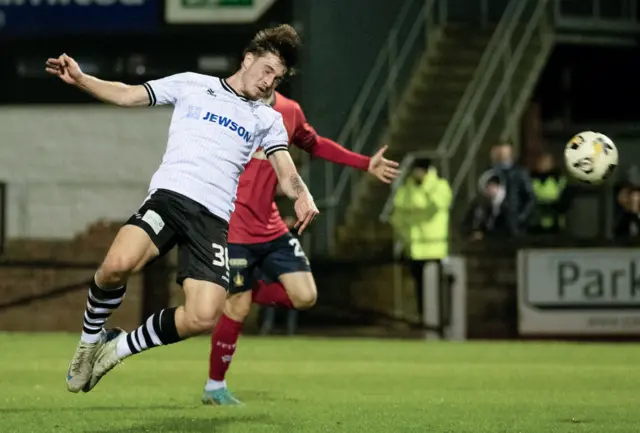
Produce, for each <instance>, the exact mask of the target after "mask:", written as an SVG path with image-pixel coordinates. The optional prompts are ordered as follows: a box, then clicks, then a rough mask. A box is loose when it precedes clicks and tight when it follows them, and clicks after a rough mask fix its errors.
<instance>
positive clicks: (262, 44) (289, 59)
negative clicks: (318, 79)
mask: <svg viewBox="0 0 640 433" xmlns="http://www.w3.org/2000/svg"><path fill="white" fill-rule="evenodd" d="M301 45H302V41H301V40H300V36H299V35H298V32H296V30H295V29H294V28H293V27H291V26H290V25H289V24H281V25H279V26H277V27H272V28H269V29H264V30H260V31H259V32H258V33H257V34H256V35H255V36H254V38H253V40H252V41H251V42H250V43H249V45H248V46H247V48H245V50H244V52H243V55H246V54H247V53H251V54H255V55H257V56H263V55H265V54H267V53H271V54H275V55H276V56H278V57H280V59H282V62H283V63H284V65H285V67H286V68H287V75H289V76H291V75H293V74H294V73H295V67H296V64H297V63H298V50H299V49H300V46H301Z"/></svg>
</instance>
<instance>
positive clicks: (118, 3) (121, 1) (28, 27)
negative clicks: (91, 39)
mask: <svg viewBox="0 0 640 433" xmlns="http://www.w3.org/2000/svg"><path fill="white" fill-rule="evenodd" d="M156 3H157V2H156V0H0V34H12V35H28V34H60V33H88V32H92V33H95V32H105V31H129V30H147V29H152V28H154V27H155V26H156V20H157V8H156Z"/></svg>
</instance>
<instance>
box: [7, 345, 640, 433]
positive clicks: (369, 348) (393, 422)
mask: <svg viewBox="0 0 640 433" xmlns="http://www.w3.org/2000/svg"><path fill="white" fill-rule="evenodd" d="M77 338H78V336H77V335H68V334H0V385H1V388H0V391H1V392H0V401H1V404H0V432H2V433H9V432H20V433H23V432H39V433H40V432H64V433H71V432H95V433H99V432H105V433H106V432H132V433H133V432H153V433H157V432H228V433H245V432H259V433H268V432H295V433H303V432H304V433H306V432H310V433H313V432H371V433H377V432H380V433H382V432H384V433H396V432H421V433H422V432H429V433H432V432H433V433H446V432H452V433H453V432H456V433H457V432H468V433H485V432H486V433H503V432H504V433H518V432H520V433H554V432H576V433H583V432H598V433H615V432H625V433H631V432H638V431H640V409H639V408H638V396H639V395H640V372H639V369H638V367H639V365H640V347H638V346H637V345H633V344H611V345H606V344H564V343H512V342H511V343H506V342H505V343H487V342H469V343H427V342H424V341H389V340H355V339H353V340H351V339H334V340H325V339H302V338H300V339H297V338H296V339H291V338H243V339H241V341H240V345H239V350H238V352H237V354H236V359H235V360H234V364H233V367H232V370H231V373H230V375H229V377H228V383H229V385H230V388H231V389H232V390H233V391H235V393H236V394H237V396H238V397H239V398H240V399H241V400H243V401H244V402H245V403H246V406H244V407H212V406H203V405H201V404H200V393H201V391H202V386H203V384H204V381H205V379H206V377H207V368H208V362H207V361H208V353H209V346H208V339H206V338H197V339H193V340H191V341H188V342H185V343H181V344H178V345H174V346H171V347H163V348H159V349H154V350H152V351H150V352H147V353H144V354H142V355H140V356H137V357H134V358H131V359H128V360H126V361H125V363H124V365H123V366H121V367H117V368H116V369H114V371H112V372H111V373H110V374H109V375H108V376H106V377H105V378H104V379H103V380H102V382H101V383H100V384H99V385H98V386H97V387H96V388H95V389H94V390H93V391H92V392H91V393H89V394H71V393H69V392H67V391H66V388H65V384H64V378H65V373H66V369H67V363H68V361H69V358H70V357H71V354H72V352H73V350H74V348H75V345H76V343H77Z"/></svg>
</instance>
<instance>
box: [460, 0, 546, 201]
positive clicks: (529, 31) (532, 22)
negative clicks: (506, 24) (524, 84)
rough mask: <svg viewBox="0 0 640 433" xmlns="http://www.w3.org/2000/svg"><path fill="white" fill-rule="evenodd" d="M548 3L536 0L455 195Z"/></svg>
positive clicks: (507, 46)
mask: <svg viewBox="0 0 640 433" xmlns="http://www.w3.org/2000/svg"><path fill="white" fill-rule="evenodd" d="M520 1H522V0H520ZM524 3H525V2H524V1H522V4H524ZM546 5H547V1H546V0H543V1H536V6H535V9H534V11H533V14H532V16H531V18H530V19H529V21H528V23H527V26H526V27H525V30H524V34H523V35H522V38H521V39H520V42H519V44H518V46H517V47H516V49H515V51H514V52H513V54H512V56H511V59H510V60H511V61H510V62H509V66H508V67H507V69H506V70H505V72H504V76H503V80H502V82H501V83H500V86H499V88H498V90H497V92H496V93H495V95H494V97H493V99H492V100H491V103H490V104H489V107H488V108H487V111H486V112H485V113H484V117H483V118H482V121H481V122H480V125H479V128H478V130H477V132H476V134H475V136H474V138H473V139H472V140H471V141H470V143H471V145H470V147H469V149H468V150H467V153H466V154H465V158H464V160H463V162H462V164H461V166H460V169H459V170H458V172H457V173H456V176H455V177H454V178H453V182H452V183H451V191H452V194H453V196H454V197H455V196H456V195H457V192H458V190H459V189H460V185H461V184H462V182H463V181H464V178H465V176H466V175H467V173H468V171H469V169H470V167H471V164H472V163H473V162H474V159H475V156H476V153H477V151H478V149H479V148H480V145H481V144H482V140H483V139H484V136H485V134H486V132H487V129H488V128H489V124H490V122H491V120H492V119H493V116H494V114H495V113H496V111H497V110H498V106H499V104H500V103H501V102H502V98H503V96H504V95H505V94H506V92H507V89H508V88H509V86H510V85H511V82H512V80H513V74H514V73H515V71H516V69H517V67H518V66H519V63H520V59H521V58H522V56H523V55H524V50H525V48H526V46H527V44H528V43H529V41H530V40H531V38H532V36H533V31H534V29H535V28H536V26H537V25H539V24H540V20H541V19H543V18H544V13H545V9H546ZM523 12H524V8H521V9H520V10H519V14H518V15H516V16H515V17H514V22H513V23H512V25H511V28H510V30H511V34H513V30H515V26H516V25H517V23H518V22H519V19H520V17H521V16H522V14H523ZM508 49H509V44H506V45H505V47H504V50H505V51H504V52H503V53H502V54H505V55H509V53H507V51H506V50H508ZM499 60H500V58H498V59H497V60H496V66H497V61H499ZM487 85H488V81H487V82H485V86H484V88H483V89H482V90H485V89H486V87H487ZM505 126H507V125H505ZM507 129H509V128H508V126H507Z"/></svg>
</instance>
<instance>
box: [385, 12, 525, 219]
mask: <svg viewBox="0 0 640 433" xmlns="http://www.w3.org/2000/svg"><path fill="white" fill-rule="evenodd" d="M526 3H527V0H511V1H510V2H509V3H508V4H507V7H506V8H505V11H504V12H503V14H502V17H501V19H500V21H499V23H498V26H497V27H496V30H495V31H494V34H493V35H492V37H491V39H490V40H489V43H488V44H487V47H486V48H485V51H484V53H483V55H482V57H481V58H480V61H479V63H478V66H477V67H476V71H475V72H474V75H473V77H472V79H471V81H470V83H469V84H468V85H467V88H466V89H465V92H464V93H463V95H462V98H461V99H460V103H459V104H458V106H457V108H456V111H455V112H454V114H453V116H452V118H451V120H450V121H449V123H448V125H447V128H446V130H445V133H444V135H443V138H442V140H441V141H440V143H439V144H438V146H437V150H436V152H435V155H434V153H433V152H429V156H431V155H434V156H436V158H439V159H442V160H444V161H447V162H448V159H450V158H451V157H452V156H453V155H454V154H455V151H456V150H457V149H458V146H459V144H460V142H461V141H462V138H463V137H464V133H466V132H467V130H466V129H465V128H466V126H467V125H468V123H469V120H470V119H471V118H472V116H471V111H472V109H475V108H477V105H478V104H479V102H480V96H481V95H480V90H481V89H479V87H480V86H481V85H482V84H483V83H485V82H488V81H487V80H488V79H489V78H491V77H490V76H488V74H489V69H490V67H491V65H492V64H493V63H494V59H496V58H498V57H496V56H497V53H498V52H499V51H500V47H501V46H502V47H504V46H505V44H508V37H510V34H508V30H509V29H511V28H512V27H511V26H509V24H510V23H513V22H514V16H515V15H516V13H517V12H518V10H521V9H523V8H524V7H525V6H526ZM494 69H495V68H494ZM424 156H426V155H425V152H420V151H418V152H411V153H409V154H407V155H405V157H404V158H403V160H402V162H401V165H400V166H401V169H402V170H401V175H400V176H399V177H398V178H397V179H396V180H395V181H394V183H393V184H392V188H391V192H390V194H389V197H388V198H387V201H386V203H385V205H384V208H383V210H382V213H381V214H380V220H381V221H383V222H386V221H388V219H389V216H390V215H391V211H392V210H393V200H394V197H395V193H396V191H397V189H398V187H399V186H400V185H401V184H402V183H403V182H404V180H405V177H406V175H407V171H408V169H409V167H411V165H413V162H414V161H415V159H416V158H418V157H424ZM445 165H447V166H448V164H445ZM447 171H448V170H445V172H447ZM445 175H446V177H449V173H445Z"/></svg>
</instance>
